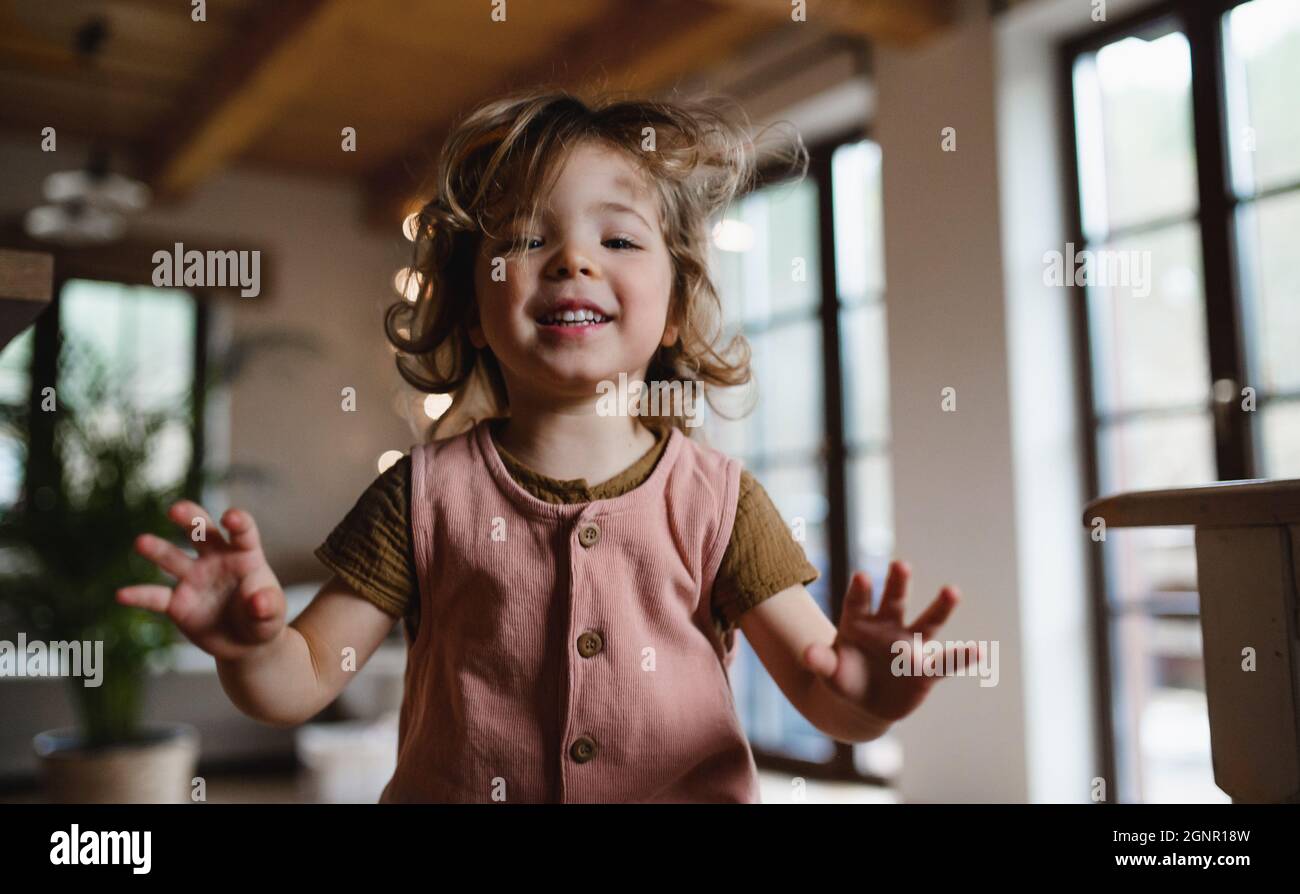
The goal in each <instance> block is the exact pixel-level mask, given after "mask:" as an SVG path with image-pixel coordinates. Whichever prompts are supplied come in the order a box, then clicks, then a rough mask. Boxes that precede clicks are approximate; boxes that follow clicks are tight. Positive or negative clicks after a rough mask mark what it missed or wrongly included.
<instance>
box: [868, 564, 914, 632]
mask: <svg viewBox="0 0 1300 894" xmlns="http://www.w3.org/2000/svg"><path fill="white" fill-rule="evenodd" d="M911 579H912V569H911V568H909V567H908V565H907V563H906V562H891V563H889V576H888V577H886V578H885V592H884V594H883V595H882V596H881V597H880V608H879V609H878V610H877V611H876V617H878V618H881V619H883V620H887V621H894V622H896V623H898V625H899V626H902V624H903V603H904V602H906V601H907V585H908V582H909V581H911Z"/></svg>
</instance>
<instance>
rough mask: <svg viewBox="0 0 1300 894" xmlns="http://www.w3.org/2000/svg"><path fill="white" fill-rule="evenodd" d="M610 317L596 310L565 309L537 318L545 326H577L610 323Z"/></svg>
mask: <svg viewBox="0 0 1300 894" xmlns="http://www.w3.org/2000/svg"><path fill="white" fill-rule="evenodd" d="M610 319H611V318H610V317H607V316H605V315H604V314H602V313H598V312H596V311H594V310H565V311H560V312H558V313H553V314H545V315H543V316H540V317H538V318H537V322H538V323H540V324H541V325H543V326H562V327H569V328H577V327H583V326H596V325H599V324H601V323H608V322H609V321H610Z"/></svg>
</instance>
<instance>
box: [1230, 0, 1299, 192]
mask: <svg viewBox="0 0 1300 894" xmlns="http://www.w3.org/2000/svg"><path fill="white" fill-rule="evenodd" d="M1224 26H1225V37H1226V39H1225V41H1224V45H1225V49H1226V60H1225V61H1226V64H1227V91H1228V108H1229V110H1230V120H1231V122H1232V125H1231V127H1232V133H1231V135H1230V139H1229V145H1230V146H1231V147H1232V158H1233V174H1234V180H1235V181H1236V183H1235V186H1236V189H1237V191H1238V194H1240V195H1250V194H1252V193H1254V192H1255V191H1257V190H1260V189H1268V188H1269V187H1272V186H1277V185H1279V184H1284V183H1291V182H1294V181H1296V180H1297V179H1300V115H1297V114H1296V86H1297V85H1300V3H1296V2H1295V0H1253V2H1250V3H1243V4H1242V5H1241V6H1238V7H1236V8H1235V9H1233V10H1232V11H1231V12H1229V13H1228V15H1227V16H1226V17H1225V20H1224Z"/></svg>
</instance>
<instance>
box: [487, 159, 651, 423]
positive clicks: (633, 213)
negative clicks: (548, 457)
mask: <svg viewBox="0 0 1300 894" xmlns="http://www.w3.org/2000/svg"><path fill="white" fill-rule="evenodd" d="M548 199H549V201H543V212H542V213H541V214H540V215H539V217H538V222H537V228H536V229H535V230H534V231H532V232H524V230H523V228H524V227H526V226H527V222H526V220H524V219H522V218H520V219H518V220H516V221H514V222H513V223H512V224H508V225H507V226H505V227H504V229H503V230H502V232H501V233H499V234H497V235H498V237H499V238H498V239H497V240H491V239H488V238H487V237H484V238H483V239H482V240H481V241H482V245H481V248H480V250H479V254H478V258H477V261H476V263H475V268H474V289H475V295H476V296H477V298H478V307H479V325H478V326H476V327H474V328H472V329H471V330H470V336H471V339H472V340H473V341H474V343H475V344H476V345H478V346H479V347H482V346H483V345H484V344H487V345H488V346H490V347H491V348H492V352H493V354H495V355H496V358H497V360H498V361H499V363H500V365H501V370H502V374H503V375H504V377H505V380H506V387H507V390H508V391H509V395H510V400H511V403H515V402H516V401H518V400H520V399H524V400H528V399H537V398H548V397H550V398H564V399H575V398H576V399H582V398H584V397H590V398H591V399H593V400H594V399H595V398H596V394H597V391H596V386H597V385H598V384H599V383H600V382H602V381H606V380H612V381H615V382H617V380H618V374H619V373H620V372H625V373H627V374H628V375H629V377H631V376H633V375H637V376H644V374H645V368H646V366H647V364H648V363H649V361H650V358H651V357H652V356H653V355H654V352H655V350H656V349H657V348H658V346H659V345H660V344H664V345H670V344H672V343H673V341H674V340H675V339H676V337H677V330H676V327H674V326H668V325H666V324H667V315H668V304H669V296H670V293H671V290H672V280H673V265H672V259H671V257H670V256H669V254H668V248H667V246H666V245H665V244H664V239H663V234H662V230H661V226H662V224H661V222H660V220H659V211H658V203H657V201H656V200H655V197H654V194H653V192H651V191H650V189H649V188H648V187H647V186H646V185H645V183H644V181H643V178H642V175H641V172H640V170H639V169H638V168H637V167H636V165H635V164H634V162H633V161H632V160H630V159H628V158H627V157H626V156H625V155H624V154H623V153H622V152H621V151H619V150H617V149H613V148H610V147H607V146H603V145H599V144H596V143H591V142H588V143H584V144H582V145H579V146H577V147H575V149H574V150H573V152H572V153H571V155H570V156H569V158H568V159H567V161H566V163H565V166H564V168H563V169H562V170H561V171H560V174H559V177H558V179H557V180H556V182H555V185H554V188H553V189H552V191H551V193H550V195H549V197H548ZM512 239H513V240H520V241H522V242H524V244H525V245H526V246H527V248H526V250H525V252H524V254H523V256H522V257H511V256H508V253H509V250H510V248H511V241H512ZM566 318H568V319H567V320H566ZM584 318H585V319H584Z"/></svg>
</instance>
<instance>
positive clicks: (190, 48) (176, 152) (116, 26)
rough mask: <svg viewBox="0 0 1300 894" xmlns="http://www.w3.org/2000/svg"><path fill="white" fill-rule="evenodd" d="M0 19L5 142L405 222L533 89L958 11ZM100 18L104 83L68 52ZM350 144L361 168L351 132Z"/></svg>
mask: <svg viewBox="0 0 1300 894" xmlns="http://www.w3.org/2000/svg"><path fill="white" fill-rule="evenodd" d="M499 8H500V7H499V4H497V3H494V0H365V2H359V0H275V2H265V0H264V2H257V0H208V2H207V4H206V21H202V22H195V21H193V20H192V18H191V3H190V2H189V0H58V2H50V0H0V127H3V128H4V129H5V130H7V131H18V132H22V133H26V134H28V135H29V136H31V138H32V139H33V140H36V139H39V130H40V128H41V127H45V126H54V127H56V128H58V130H59V133H60V134H64V133H67V134H72V135H75V136H78V137H95V138H99V139H101V140H104V141H107V142H108V143H109V144H111V145H113V146H114V147H115V148H117V149H118V150H119V151H121V152H123V153H124V154H125V155H126V156H128V157H129V158H131V159H132V160H133V162H134V164H135V166H136V168H137V170H138V172H139V173H140V174H141V175H142V176H145V177H146V179H148V180H149V181H150V182H151V183H152V184H153V186H154V187H155V189H156V190H158V191H159V192H160V193H162V194H163V196H168V195H180V194H183V193H185V192H186V191H187V190H189V189H191V188H193V187H194V186H196V185H197V184H199V183H201V182H202V181H204V180H205V179H207V178H208V177H210V176H212V175H213V174H214V173H216V172H217V171H219V170H221V169H222V168H224V167H226V166H229V165H231V164H233V163H235V162H239V163H243V164H252V165H257V166H265V167H269V168H273V169H275V170H280V171H287V172H293V173H295V174H309V175H317V176H326V177H341V178H351V179H355V180H357V181H358V182H360V183H363V184H365V186H366V189H367V191H368V196H369V199H370V206H371V211H372V215H373V217H374V218H375V219H376V220H381V221H384V222H390V221H391V220H393V219H395V218H399V217H400V215H401V214H402V213H403V212H404V210H405V209H406V208H407V207H409V206H410V203H411V201H412V199H413V198H414V193H415V191H416V189H417V186H418V185H419V184H421V183H422V182H423V181H424V180H425V178H426V176H427V174H428V172H429V169H430V160H431V159H432V157H433V156H434V154H435V153H436V151H437V149H438V146H439V144H440V143H441V140H442V137H443V135H444V134H445V133H446V129H447V127H448V125H449V124H450V123H451V122H452V121H453V120H454V119H455V118H456V117H457V116H459V115H461V114H463V113H464V112H465V111H466V110H468V109H469V108H470V107H472V106H473V105H475V104H476V103H477V102H479V101H481V100H483V99H486V98H488V97H491V96H494V95H499V94H500V93H502V92H504V91H506V90H509V89H512V88H516V87H525V86H532V85H535V84H538V83H541V82H546V83H550V84H553V85H557V86H563V87H568V88H570V89H575V90H579V91H583V90H588V89H591V88H592V87H593V86H594V85H597V84H599V85H602V86H608V87H611V88H613V89H619V90H639V91H646V92H654V91H658V90H663V89H666V88H670V87H671V86H672V85H673V84H674V83H675V82H676V81H678V80H680V79H681V78H683V77H684V76H685V75H688V74H691V73H695V72H698V71H701V70H704V69H707V68H708V67H709V66H710V65H711V64H712V63H716V62H717V61H719V60H720V59H723V58H725V57H727V56H728V55H730V54H734V53H737V52H739V51H741V50H742V49H743V47H744V46H745V45H746V44H747V43H748V42H750V41H753V40H756V39H760V38H762V37H764V36H765V35H771V34H774V33H776V32H777V31H779V29H782V28H790V27H808V28H821V29H824V30H826V31H830V32H839V33H843V34H847V35H851V36H853V37H856V38H865V39H868V40H875V41H883V42H889V43H893V44H898V45H904V46H906V45H911V44H915V43H917V42H919V41H922V40H924V39H926V38H927V37H929V36H930V35H933V34H934V33H936V32H938V31H939V30H942V28H943V27H944V26H945V25H946V24H947V23H948V22H949V21H950V20H951V17H952V9H951V0H807V7H806V17H807V21H806V22H794V21H792V18H791V9H792V4H791V3H790V2H789V0H505V12H506V17H505V21H504V22H502V21H494V19H493V10H494V9H499ZM96 16H99V17H102V18H103V20H104V21H105V22H106V24H107V28H108V37H107V39H106V40H105V42H104V44H103V48H102V51H101V52H100V54H99V55H98V56H97V58H96V60H95V61H94V63H93V65H90V66H87V65H83V64H81V63H80V61H79V60H78V58H77V56H76V55H75V53H74V52H73V45H74V36H75V34H76V32H77V30H78V29H79V28H80V27H81V26H82V25H84V24H85V23H86V22H87V21H88V20H91V19H92V18H94V17H96ZM345 126H351V127H355V128H356V130H357V146H356V149H357V151H356V152H344V151H342V147H341V136H340V132H341V130H342V128H343V127H345Z"/></svg>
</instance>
